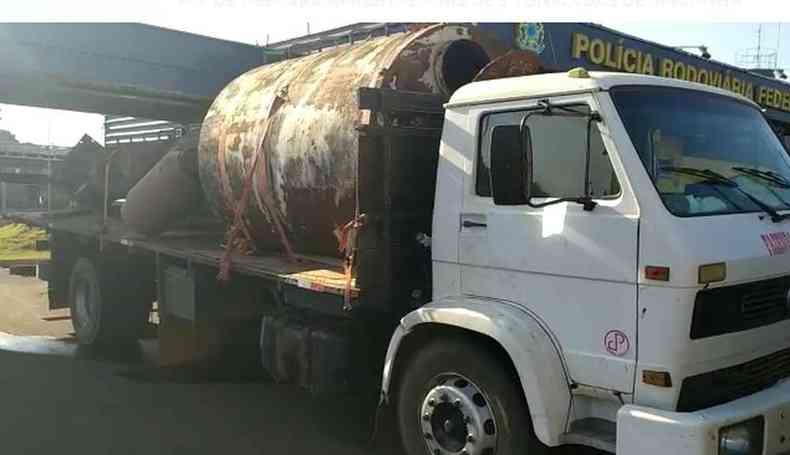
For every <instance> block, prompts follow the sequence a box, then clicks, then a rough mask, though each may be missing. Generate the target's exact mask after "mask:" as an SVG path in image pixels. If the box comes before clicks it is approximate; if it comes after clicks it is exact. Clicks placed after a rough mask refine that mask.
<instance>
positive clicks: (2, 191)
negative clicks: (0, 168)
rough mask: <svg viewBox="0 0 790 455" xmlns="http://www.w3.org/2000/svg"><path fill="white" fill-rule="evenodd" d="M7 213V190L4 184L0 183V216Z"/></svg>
mask: <svg viewBox="0 0 790 455" xmlns="http://www.w3.org/2000/svg"><path fill="white" fill-rule="evenodd" d="M7 211H8V188H6V183H5V182H0V215H5V214H6V212H7Z"/></svg>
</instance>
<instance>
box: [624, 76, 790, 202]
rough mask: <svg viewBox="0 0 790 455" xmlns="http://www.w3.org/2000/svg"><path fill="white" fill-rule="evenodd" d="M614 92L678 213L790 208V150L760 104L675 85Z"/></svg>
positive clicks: (650, 169) (660, 186) (657, 180)
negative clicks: (787, 149) (769, 122)
mask: <svg viewBox="0 0 790 455" xmlns="http://www.w3.org/2000/svg"><path fill="white" fill-rule="evenodd" d="M611 95H612V99H613V100H614V103H615V106H616V107H617V111H618V113H619V114H620V117H621V119H622V121H623V124H624V125H625V128H626V130H627V131H628V135H629V136H630V138H631V142H632V143H633V144H634V147H635V148H636V151H637V153H638V154H639V157H640V158H641V160H642V163H644V165H645V167H646V168H647V171H648V174H650V177H651V179H652V180H653V183H654V184H655V186H656V189H657V190H658V193H659V194H660V195H661V199H662V200H663V201H664V204H665V205H666V207H667V209H669V211H670V212H672V213H673V214H675V215H678V216H702V215H715V214H725V213H743V212H757V211H763V212H765V211H769V212H774V213H775V211H778V210H785V209H790V157H788V155H787V152H786V151H785V148H784V146H783V145H782V143H781V142H780V140H779V138H778V137H777V135H776V134H775V133H774V132H773V131H772V130H771V128H770V126H769V125H768V123H767V122H766V121H765V119H764V118H763V116H762V114H761V113H760V111H759V110H758V109H757V108H755V107H753V106H751V105H749V104H747V103H745V102H742V101H739V100H737V99H733V98H730V97H726V96H722V95H716V94H712V93H706V92H700V91H694V90H686V89H677V88H669V87H649V86H628V87H616V88H613V89H612V90H611Z"/></svg>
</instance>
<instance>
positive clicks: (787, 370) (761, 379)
mask: <svg viewBox="0 0 790 455" xmlns="http://www.w3.org/2000/svg"><path fill="white" fill-rule="evenodd" d="M787 377H790V348H788V349H784V350H781V351H778V352H775V353H773V354H770V355H767V356H765V357H760V358H759V359H754V360H750V361H748V362H746V363H741V364H739V365H735V366H732V367H728V368H724V369H721V370H716V371H711V372H709V373H703V374H698V375H696V376H689V377H687V378H686V379H684V380H683V384H682V385H681V387H680V397H679V399H678V405H677V410H678V411H679V412H693V411H698V410H700V409H705V408H709V407H711V406H716V405H718V404H722V403H726V402H728V401H732V400H735V399H738V398H742V397H745V396H747V395H751V394H753V393H756V392H759V391H760V390H763V389H765V388H768V387H770V386H772V385H774V384H776V383H777V382H778V381H779V380H781V379H784V378H787Z"/></svg>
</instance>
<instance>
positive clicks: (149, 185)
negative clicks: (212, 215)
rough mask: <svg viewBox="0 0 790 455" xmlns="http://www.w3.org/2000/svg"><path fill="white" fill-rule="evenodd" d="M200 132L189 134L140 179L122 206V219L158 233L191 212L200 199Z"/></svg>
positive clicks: (131, 224) (145, 232) (145, 230)
mask: <svg viewBox="0 0 790 455" xmlns="http://www.w3.org/2000/svg"><path fill="white" fill-rule="evenodd" d="M196 160H197V135H196V134H195V135H188V136H185V137H183V138H182V139H180V140H179V142H177V143H176V144H175V145H174V146H173V148H172V149H171V150H170V151H169V152H167V153H166V154H165V156H164V157H162V159H161V160H159V162H158V163H156V165H155V166H154V167H153V168H151V170H150V171H148V173H147V174H145V176H143V178H142V179H140V181H139V182H137V183H136V184H135V185H134V186H133V187H132V189H131V190H129V193H128V194H127V195H126V202H125V203H124V204H123V206H122V207H121V216H122V217H123V220H124V221H125V222H126V223H127V224H128V225H129V226H131V227H132V228H133V229H134V230H135V231H137V232H139V233H142V234H146V235H156V234H159V233H161V232H162V231H164V230H165V229H167V228H168V227H169V226H170V225H171V224H172V223H173V222H174V221H177V220H179V219H182V218H183V217H184V216H186V215H188V214H189V212H190V209H191V208H193V206H194V204H195V203H196V202H197V201H198V200H199V199H200V182H199V180H198V176H197V170H196V164H195V161H196Z"/></svg>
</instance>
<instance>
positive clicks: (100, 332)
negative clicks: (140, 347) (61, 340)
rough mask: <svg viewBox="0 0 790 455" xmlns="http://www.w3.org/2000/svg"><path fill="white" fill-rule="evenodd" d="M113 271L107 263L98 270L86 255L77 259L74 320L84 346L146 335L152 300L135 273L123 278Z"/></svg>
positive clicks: (73, 285) (71, 298) (72, 281)
mask: <svg viewBox="0 0 790 455" xmlns="http://www.w3.org/2000/svg"><path fill="white" fill-rule="evenodd" d="M114 271H115V272H118V270H117V269H114V268H113V267H111V266H109V265H107V266H105V267H103V269H102V271H101V272H99V271H98V270H97V268H96V266H95V265H94V262H93V261H91V260H90V259H87V258H79V259H77V261H76V262H75V263H74V266H73V267H72V269H71V276H70V279H69V294H68V300H69V308H70V310H71V323H72V326H73V327H74V332H75V333H76V335H77V340H78V341H79V343H80V344H82V345H99V344H123V343H129V342H133V341H135V340H137V339H138V338H140V337H141V336H142V335H143V332H144V330H145V326H146V324H147V322H148V316H149V313H150V308H151V299H150V297H148V296H147V295H146V294H147V293H146V292H144V287H141V286H140V283H139V282H138V281H139V280H136V279H134V276H129V277H128V279H127V280H124V279H123V277H118V276H115V275H117V273H113V272H114ZM118 278H120V279H118Z"/></svg>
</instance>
